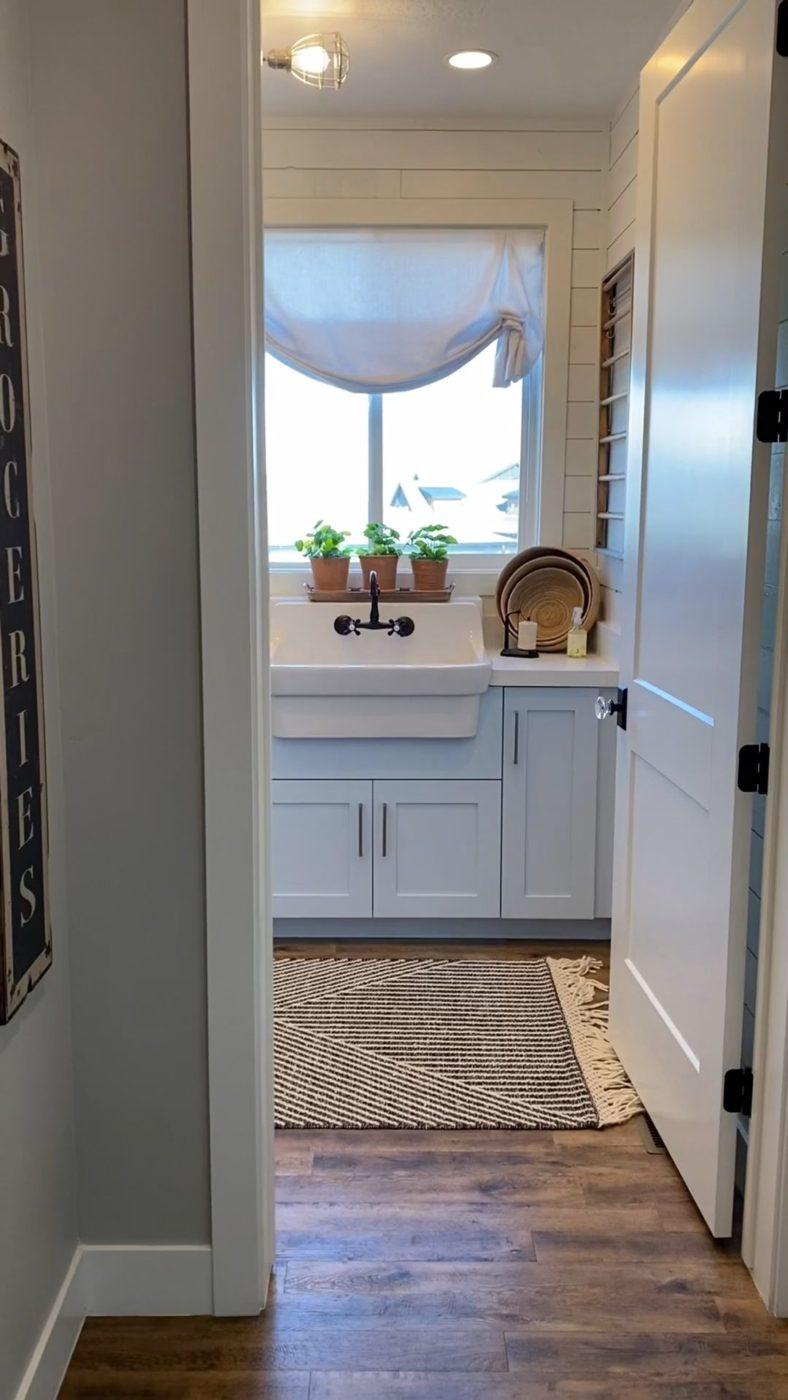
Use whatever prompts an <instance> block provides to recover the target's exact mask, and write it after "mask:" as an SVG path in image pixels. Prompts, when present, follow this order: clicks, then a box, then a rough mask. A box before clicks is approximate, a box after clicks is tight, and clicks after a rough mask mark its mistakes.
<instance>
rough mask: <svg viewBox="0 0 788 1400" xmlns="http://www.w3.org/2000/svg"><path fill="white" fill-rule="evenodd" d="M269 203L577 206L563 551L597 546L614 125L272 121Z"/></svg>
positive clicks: (268, 130)
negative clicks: (608, 183)
mask: <svg viewBox="0 0 788 1400" xmlns="http://www.w3.org/2000/svg"><path fill="white" fill-rule="evenodd" d="M263 155H264V167H265V171H264V182H263V189H264V194H265V196H266V197H267V198H274V197H275V198H277V199H280V200H281V199H285V200H286V199H288V198H293V199H298V200H299V202H301V201H303V200H304V199H313V200H314V208H315V223H316V224H319V222H320V201H321V199H322V198H331V199H337V198H341V197H347V198H365V199H370V198H381V199H394V200H397V199H402V200H407V199H408V198H413V197H429V198H430V199H441V198H445V199H471V198H472V199H507V198H517V199H522V198H533V199H538V198H542V199H549V198H554V199H572V200H573V202H574V232H573V257H572V312H571V347H570V375H569V393H568V399H569V402H568V404H567V429H566V436H567V442H566V476H565V482H564V517H563V543H564V544H565V545H566V546H567V547H569V548H571V549H579V550H590V549H592V548H593V544H594V511H595V509H596V504H595V485H594V475H595V471H596V447H595V436H596V432H597V398H598V382H597V381H598V370H597V366H598V358H599V349H598V339H599V334H598V323H599V283H600V278H601V275H602V261H603V247H604V239H605V228H604V219H603V215H602V204H603V199H604V186H605V177H606V171H607V163H608V133H607V124H606V123H601V122H598V123H593V122H586V123H584V122H556V121H551V122H539V121H534V122H530V123H525V124H524V125H523V126H522V128H519V129H517V130H511V129H506V130H491V129H488V128H483V129H477V128H471V127H467V128H466V127H463V128H462V129H461V130H459V129H438V128H432V129H428V130H425V129H423V128H421V129H420V128H417V127H415V126H407V125H398V126H397V127H392V126H390V125H389V126H386V125H380V126H375V127H374V128H372V127H368V128H363V127H360V126H357V125H353V124H344V125H337V126H334V127H331V128H328V127H326V126H319V127H318V126H314V125H313V126H311V127H295V126H293V125H290V124H288V125H285V124H282V123H281V122H277V123H275V124H274V125H268V123H265V122H264V133H263Z"/></svg>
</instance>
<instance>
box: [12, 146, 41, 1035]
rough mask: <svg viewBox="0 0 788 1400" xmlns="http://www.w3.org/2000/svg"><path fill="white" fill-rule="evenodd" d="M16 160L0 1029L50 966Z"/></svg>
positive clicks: (14, 167) (15, 160) (15, 169)
mask: <svg viewBox="0 0 788 1400" xmlns="http://www.w3.org/2000/svg"><path fill="white" fill-rule="evenodd" d="M29 463H30V424H29V420H28V388H27V344H26V339H25V300H24V271H23V263H22V206H21V198H20V186H19V158H18V156H17V155H16V154H15V152H14V151H12V150H11V149H10V147H8V146H6V145H5V143H4V142H0V648H2V666H0V925H1V927H0V949H1V950H2V966H1V967H0V972H1V973H2V985H1V986H0V1022H5V1021H7V1020H9V1018H10V1017H11V1016H13V1014H14V1012H15V1011H17V1010H18V1009H19V1007H20V1006H21V1004H22V1002H23V1001H24V999H25V997H26V996H27V995H28V993H29V992H30V991H31V990H32V988H33V987H34V986H35V984H36V982H38V980H39V979H40V978H41V977H42V976H43V974H44V973H45V972H46V970H47V968H48V967H50V966H51V963H52V938H51V934H50V929H49V907H48V898H47V809H46V788H45V774H44V717H43V708H42V695H41V640H40V631H39V617H38V570H37V565H36V551H35V531H34V526H33V514H32V508H31V500H30V489H31V488H30V477H29Z"/></svg>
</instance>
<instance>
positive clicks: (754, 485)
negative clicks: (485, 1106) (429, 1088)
mask: <svg viewBox="0 0 788 1400" xmlns="http://www.w3.org/2000/svg"><path fill="white" fill-rule="evenodd" d="M776 62H777V63H778V64H780V63H783V67H784V60H780V59H776ZM774 64H775V4H774V0H738V3H732V0H695V4H693V5H692V7H691V8H690V9H689V10H688V11H687V12H686V13H685V15H684V16H683V17H682V19H681V20H680V21H679V22H678V24H677V25H676V27H675V28H674V30H673V32H672V33H671V35H670V36H669V38H668V39H667V40H666V41H665V44H664V45H663V46H662V48H661V49H660V50H659V51H658V52H657V54H656V55H655V56H654V58H653V59H652V60H651V61H650V62H649V64H648V65H647V67H646V68H645V69H644V71H643V74H642V79H641V88H640V138H639V140H640V147H639V164H638V212H637V218H638V241H637V253H636V259H635V266H636V269H637V274H636V278H635V283H636V286H635V305H634V339H633V351H632V355H633V373H632V412H631V418H630V453H629V461H628V470H629V472H630V483H629V485H630V489H629V492H628V516H627V543H626V551H627V555H626V566H625V599H626V605H627V615H626V618H625V625H624V637H623V649H622V670H623V677H622V682H623V684H625V685H627V686H628V688H629V716H628V728H627V730H626V731H623V730H622V731H620V734H619V753H618V778H617V801H616V863H615V877H614V904H613V955H612V962H613V965H612V989H611V1034H612V1037H613V1041H614V1043H615V1045H616V1048H617V1050H618V1052H619V1054H620V1055H621V1058H622V1060H623V1061H624V1064H625V1065H626V1067H627V1069H628V1071H629V1073H630V1075H631V1076H632V1079H633V1080H634V1083H635V1085H636V1087H637V1089H638V1091H639V1093H640V1095H641V1097H642V1099H643V1101H644V1103H645V1106H646V1108H647V1110H648V1112H649V1113H650V1114H651V1116H652V1118H653V1119H654V1121H655V1123H656V1126H657V1128H658V1129H659V1132H660V1133H661V1135H662V1137H663V1138H664V1140H665V1142H666V1144H667V1147H668V1150H669V1151H670V1153H671V1156H672V1157H673V1160H674V1161H675V1163H676V1165H677V1167H678V1169H679V1171H680V1172H681V1174H682V1176H683V1177H684V1180H685V1181H686V1183H687V1185H688V1187H689V1189H690V1191H691V1192H692V1194H693V1196H694V1198H695V1200H696V1202H697V1204H698V1206H699V1207H700V1209H701V1211H702V1213H703V1215H704V1216H705V1219H706V1221H707V1222H708V1224H709V1226H710V1228H711V1230H712V1231H713V1232H714V1233H715V1234H717V1235H726V1234H729V1233H730V1230H731V1210H732V1200H733V1166H734V1148H735V1136H736V1120H735V1117H734V1115H732V1114H727V1113H725V1111H724V1110H723V1107H722V1092H723V1076H724V1074H725V1071H726V1070H728V1069H730V1068H734V1067H737V1066H738V1065H739V1047H740V1036H741V1015H742V1005H743V978H744V964H745V926H746V892H747V857H748V849H749V827H750V823H751V803H752V799H751V798H749V797H747V796H744V795H743V794H741V793H739V792H738V791H737V785H736V773H737V754H738V749H739V746H740V745H741V744H743V743H746V742H751V741H752V740H754V738H755V695H754V689H755V678H756V670H757V668H756V664H755V659H756V654H757V647H758V631H759V627H758V619H759V597H760V593H761V591H762V585H763V537H764V530H765V520H766V488H767V482H768V465H767V464H768V449H766V448H761V447H759V446H758V445H757V444H755V442H754V412H755V404H756V397H757V392H758V390H759V389H763V388H766V387H768V385H769V383H770V382H771V383H773V382H774V358H775V345H776V309H777V300H778V299H777V284H776V275H777V271H778V266H777V264H778V259H777V258H776V257H773V256H772V242H773V239H772V233H771V229H770V225H771V223H772V222H773V221H774V219H775V217H776V209H775V208H774V207H773V204H772V194H771V193H769V192H770V191H773V192H774V195H775V196H777V195H779V190H780V180H781V179H782V180H784V174H783V175H782V176H780V177H778V174H777V171H776V170H775V168H774V166H773V164H772V165H771V167H769V162H770V160H772V161H773V160H774V152H775V150H776V149H777V144H776V142H775V140H774V136H773V135H772V127H773V113H772V100H773V92H772V83H773V71H774ZM784 78H785V74H784V73H783V74H781V80H782V81H784ZM780 139H781V141H782V142H783V146H784V144H785V133H784V132H782V133H781V134H780ZM774 241H775V245H776V240H774ZM764 246H766V248H767V255H766V257H764ZM774 251H775V252H776V246H775V249H774ZM772 263H774V271H773V272H772V266H771V265H772ZM772 276H774V279H775V280H774V284H773V286H772V285H771V279H772ZM762 295H763V305H764V307H769V312H768V313H767V312H764V319H762V315H761V309H760V308H761V298H762ZM772 310H773V311H774V313H775V315H774V321H773V323H772V324H770V325H768V326H767V324H766V320H765V317H766V315H767V314H768V315H769V316H771V314H772ZM605 723H608V724H610V723H613V720H612V719H608V720H606V721H605Z"/></svg>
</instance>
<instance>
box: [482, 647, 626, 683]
mask: <svg viewBox="0 0 788 1400" xmlns="http://www.w3.org/2000/svg"><path fill="white" fill-rule="evenodd" d="M487 655H488V657H489V659H490V661H491V662H492V676H491V678H490V685H567V686H569V685H588V686H599V687H601V688H604V687H606V686H616V685H618V666H617V664H616V662H615V661H611V660H610V658H609V657H606V656H584V657H582V658H581V659H579V660H577V659H575V658H574V657H571V656H566V655H565V653H564V652H560V651H556V652H549V651H547V652H543V653H542V654H541V656H538V657H527V656H501V655H500V653H499V652H497V651H492V650H490V651H488V653H487Z"/></svg>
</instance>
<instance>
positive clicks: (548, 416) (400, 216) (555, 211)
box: [263, 196, 573, 577]
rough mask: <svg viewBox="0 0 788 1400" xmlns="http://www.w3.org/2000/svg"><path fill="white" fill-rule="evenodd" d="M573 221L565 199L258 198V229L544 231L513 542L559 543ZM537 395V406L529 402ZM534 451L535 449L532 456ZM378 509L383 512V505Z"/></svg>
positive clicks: (294, 564)
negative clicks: (540, 314)
mask: <svg viewBox="0 0 788 1400" xmlns="http://www.w3.org/2000/svg"><path fill="white" fill-rule="evenodd" d="M572 219H573V203H572V200H571V199H451V198H449V199H420V198H413V199H411V198H408V199H355V198H341V197H337V198H329V199H326V198H318V197H315V198H309V197H305V198H297V199H294V198H286V197H282V196H273V197H268V198H266V197H265V196H264V199H263V222H264V226H265V227H268V228H294V229H295V228H371V227H377V228H380V227H403V226H404V227H415V228H431V229H440V228H494V229H500V228H540V229H542V230H543V231H544V240H545V242H544V250H545V251H544V258H545V265H544V282H545V345H544V350H543V352H542V355H541V357H540V360H539V362H538V363H539V367H540V374H539V375H538V376H537V378H536V379H534V371H532V373H531V375H529V377H528V378H527V379H526V380H525V381H524V386H523V392H524V400H523V402H524V404H525V402H526V399H525V395H526V392H527V393H528V403H529V412H528V413H526V412H525V411H524V412H523V439H524V441H523V443H522V447H521V490H520V517H519V523H518V540H519V541H520V542H522V541H523V540H524V539H530V540H533V541H534V542H542V541H553V542H556V543H560V542H561V540H562V538H563V511H564V474H565V471H564V469H565V459H566V414H567V398H568V385H569V320H570V292H571V283H572ZM535 368H536V367H535ZM537 392H538V405H537V404H536V403H535V402H534V396H535V395H536V394H537ZM537 409H538V411H534V410H537ZM370 445H371V446H372V444H370ZM535 445H536V446H537V447H538V448H540V449H541V450H540V451H538V452H536V453H534V446H535ZM370 458H371V453H370ZM535 462H536V463H537V464H538V467H539V470H538V471H536V469H535V465H534V463H535ZM524 469H525V472H526V476H525V489H523V471H524ZM381 485H382V478H381ZM370 499H371V500H372V499H373V498H372V496H370ZM379 504H380V507H381V510H382V500H381V501H380V502H379ZM501 558H502V556H501V555H487V556H485V555H473V554H466V555H453V556H452V560H451V571H452V574H454V575H455V576H456V575H461V574H467V575H468V576H469V577H470V575H475V576H478V575H487V574H491V573H495V574H497V573H498V572H499V570H500V568H501ZM269 567H270V568H271V570H272V572H274V573H276V574H277V575H280V574H281V575H285V574H287V573H294V572H298V573H299V574H302V575H303V574H304V566H303V563H299V562H298V561H289V562H285V561H282V562H278V561H273V562H272V563H270V565H269Z"/></svg>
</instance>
